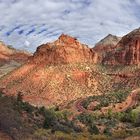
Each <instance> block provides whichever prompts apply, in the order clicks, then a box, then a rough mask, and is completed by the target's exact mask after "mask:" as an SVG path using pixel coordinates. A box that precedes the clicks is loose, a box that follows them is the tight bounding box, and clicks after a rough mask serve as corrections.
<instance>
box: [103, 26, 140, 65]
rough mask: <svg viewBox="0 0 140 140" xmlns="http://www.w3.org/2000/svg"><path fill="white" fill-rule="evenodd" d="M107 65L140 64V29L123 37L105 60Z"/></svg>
mask: <svg viewBox="0 0 140 140" xmlns="http://www.w3.org/2000/svg"><path fill="white" fill-rule="evenodd" d="M104 63H105V64H113V65H114V64H123V65H131V64H140V28H139V29H136V30H134V31H132V32H130V33H129V34H127V35H125V36H124V37H122V39H121V40H120V41H119V43H118V44H117V45H116V47H115V49H114V50H112V52H110V53H108V54H107V55H106V57H105V59H104Z"/></svg>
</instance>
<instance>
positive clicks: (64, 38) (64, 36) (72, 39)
mask: <svg viewBox="0 0 140 140" xmlns="http://www.w3.org/2000/svg"><path fill="white" fill-rule="evenodd" d="M56 42H59V43H60V44H61V43H65V44H73V43H76V42H78V41H77V39H76V38H75V37H72V36H70V35H67V34H61V35H60V36H59V38H58V40H57V41H56Z"/></svg>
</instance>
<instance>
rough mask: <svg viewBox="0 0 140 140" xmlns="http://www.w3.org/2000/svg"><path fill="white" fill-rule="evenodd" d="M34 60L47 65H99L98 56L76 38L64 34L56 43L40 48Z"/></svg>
mask: <svg viewBox="0 0 140 140" xmlns="http://www.w3.org/2000/svg"><path fill="white" fill-rule="evenodd" d="M33 60H34V61H35V62H36V63H38V62H43V63H45V64H65V63H77V62H78V63H79V62H91V63H97V61H98V55H97V53H96V52H95V51H93V50H92V49H90V48H88V47H87V45H84V44H81V43H80V42H79V41H78V40H77V39H76V38H73V37H70V36H68V35H64V34H62V35H61V36H60V37H59V38H58V40H56V41H55V42H53V43H47V44H44V45H41V46H40V47H38V48H37V51H36V52H35V54H34V56H33Z"/></svg>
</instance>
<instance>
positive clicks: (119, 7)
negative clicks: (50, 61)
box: [0, 0, 140, 52]
mask: <svg viewBox="0 0 140 140" xmlns="http://www.w3.org/2000/svg"><path fill="white" fill-rule="evenodd" d="M0 18H1V20H0V40H1V41H4V42H5V43H6V44H8V45H12V46H13V47H15V48H17V49H22V50H28V51H30V52H34V51H35V50H36V47H37V46H39V45H40V44H44V43H47V42H52V41H54V40H56V39H57V38H58V37H59V36H60V34H62V33H64V34H68V35H71V36H74V37H77V38H78V39H79V40H80V41H81V42H82V43H85V44H88V45H89V46H90V47H93V46H94V44H95V43H97V42H98V41H99V40H101V39H102V38H104V37H105V36H106V35H108V34H113V35H117V36H123V35H125V34H127V33H128V32H130V31H132V30H133V29H135V28H139V27H140V0H0Z"/></svg>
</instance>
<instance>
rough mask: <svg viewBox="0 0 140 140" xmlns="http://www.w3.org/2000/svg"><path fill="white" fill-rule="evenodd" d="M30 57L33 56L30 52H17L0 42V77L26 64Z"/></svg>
mask: <svg viewBox="0 0 140 140" xmlns="http://www.w3.org/2000/svg"><path fill="white" fill-rule="evenodd" d="M29 56H31V54H29V53H28V52H25V51H20V50H16V49H14V48H12V47H11V46H6V45H5V44H4V43H3V42H0V76H2V75H3V74H7V73H8V72H10V71H11V70H13V69H14V68H16V67H18V66H20V65H21V64H23V63H25V62H26V61H27V59H28V58H29Z"/></svg>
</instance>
